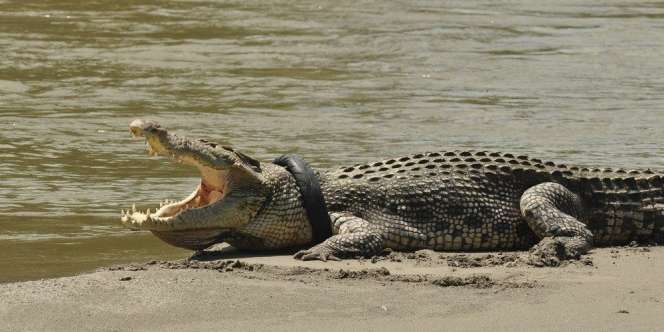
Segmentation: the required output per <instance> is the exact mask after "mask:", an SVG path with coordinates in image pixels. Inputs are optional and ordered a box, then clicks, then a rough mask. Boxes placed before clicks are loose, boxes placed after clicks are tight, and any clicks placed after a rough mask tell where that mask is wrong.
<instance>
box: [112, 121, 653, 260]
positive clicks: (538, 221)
mask: <svg viewBox="0 0 664 332" xmlns="http://www.w3.org/2000/svg"><path fill="white" fill-rule="evenodd" d="M129 127H130V132H131V134H132V135H133V136H134V137H143V138H144V139H145V140H146V142H147V144H146V145H147V150H148V153H149V154H151V155H162V156H167V157H170V158H171V159H173V160H176V161H178V162H182V163H185V164H188V165H192V166H194V167H196V168H197V169H198V170H199V171H200V174H201V181H200V184H199V185H198V186H197V187H196V188H195V189H194V191H193V192H192V193H191V194H190V195H189V196H187V197H186V198H184V199H182V200H180V201H165V202H162V203H161V204H160V207H159V208H158V209H157V210H156V211H154V212H151V211H150V209H148V210H147V211H138V210H136V208H135V206H134V207H132V208H131V209H129V210H126V211H125V210H123V211H122V216H121V221H122V223H123V224H124V225H125V226H126V227H128V228H130V229H133V230H148V231H151V232H152V233H153V234H154V235H155V236H157V237H158V238H160V239H161V240H163V241H165V242H167V243H169V244H171V245H174V246H177V247H182V248H187V249H190V250H203V249H205V248H208V247H209V246H211V245H213V244H216V243H221V242H225V243H228V244H230V245H231V246H233V247H236V248H238V249H240V250H242V249H244V250H275V249H282V248H298V247H299V248H301V249H302V248H303V249H302V250H299V251H297V252H296V253H295V255H294V258H296V259H302V260H322V261H326V260H339V259H343V258H353V257H359V256H365V257H370V256H372V255H375V254H378V253H380V252H382V251H383V250H385V249H386V248H391V249H392V250H397V251H413V250H419V249H432V250H436V251H497V250H501V251H502V250H527V249H530V250H529V254H528V257H530V258H529V262H531V263H534V264H536V265H537V264H539V265H557V264H559V263H560V262H561V261H563V260H566V259H575V258H579V257H580V256H581V255H584V254H586V253H587V252H588V251H589V250H590V249H591V248H592V247H593V246H611V245H621V244H626V243H629V242H631V241H639V242H642V243H643V242H647V243H658V244H661V243H662V242H664V172H663V171H659V170H651V169H634V170H625V169H622V168H617V169H612V168H592V167H580V166H571V165H565V164H560V163H557V164H556V163H554V162H550V161H542V160H540V159H537V158H531V157H528V156H525V155H515V154H510V153H500V152H489V151H439V152H427V153H418V154H412V155H409V156H403V157H400V158H390V159H385V160H381V161H375V162H371V163H366V164H356V165H354V166H348V167H340V168H335V169H331V170H326V171H320V172H318V171H317V172H316V173H315V174H316V177H317V179H318V181H319V183H320V190H321V192H322V195H323V197H324V200H325V204H326V205H327V209H328V211H329V220H328V221H325V222H329V223H330V225H329V226H330V228H331V232H332V234H331V235H330V236H329V237H327V238H325V239H323V240H324V241H322V242H320V243H316V242H317V241H314V235H315V234H313V231H312V225H311V223H310V220H308V218H307V213H306V211H305V208H304V207H303V197H302V194H301V192H300V191H299V190H298V184H297V183H296V181H295V179H294V177H293V175H292V174H291V173H290V172H289V171H288V170H287V169H285V168H284V167H282V166H280V165H276V164H274V163H271V162H260V161H258V160H256V159H254V158H252V157H250V156H248V155H246V154H244V153H242V152H240V151H238V150H237V149H235V148H233V147H229V146H224V145H220V144H217V143H214V142H210V141H208V140H204V139H190V138H187V137H184V136H178V135H175V134H172V133H169V132H168V131H167V130H166V129H165V128H163V127H162V126H160V125H159V124H157V123H155V122H150V121H143V120H135V121H133V122H132V123H131V124H130V126H129Z"/></svg>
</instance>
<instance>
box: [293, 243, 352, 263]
mask: <svg viewBox="0 0 664 332" xmlns="http://www.w3.org/2000/svg"><path fill="white" fill-rule="evenodd" d="M293 258H295V259H301V260H303V261H312V260H320V261H323V262H327V260H331V261H340V260H341V259H340V258H339V257H337V256H335V255H334V249H332V248H330V247H328V246H325V245H323V244H319V245H316V246H313V247H311V248H309V249H306V250H300V251H298V252H297V253H295V255H293Z"/></svg>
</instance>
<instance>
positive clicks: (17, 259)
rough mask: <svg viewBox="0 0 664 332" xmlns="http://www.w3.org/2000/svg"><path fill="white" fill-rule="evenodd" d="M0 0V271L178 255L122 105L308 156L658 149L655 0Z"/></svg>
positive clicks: (55, 271)
mask: <svg viewBox="0 0 664 332" xmlns="http://www.w3.org/2000/svg"><path fill="white" fill-rule="evenodd" d="M538 2H540V3H536V2H533V1H521V2H519V1H500V2H496V1H357V0H355V1H334V2H329V1H318V2H312V1H218V2H210V1H172V2H166V1H23V0H22V1H3V0H0V253H2V255H1V257H0V281H7V280H23V279H34V278H41V277H47V276H56V275H66V274H72V273H75V272H79V271H84V270H90V269H93V268H94V267H97V266H103V265H108V264H112V263H119V262H128V261H142V260H146V259H150V258H173V257H184V256H186V255H187V254H188V252H186V251H181V250H178V249H174V248H171V247H168V246H166V245H164V244H161V243H160V242H159V241H158V240H156V239H154V238H153V237H152V236H150V235H149V234H144V233H131V232H128V231H125V230H124V229H123V228H121V227H120V225H119V222H118V215H119V211H120V209H121V208H126V207H128V206H130V204H131V203H132V202H134V201H135V202H140V203H142V204H144V207H147V206H148V205H151V206H152V205H154V204H156V203H157V202H159V201H160V200H162V199H165V198H179V197H181V196H182V195H184V194H186V193H188V192H189V191H190V190H191V189H192V188H193V187H194V186H195V185H196V183H197V181H198V177H197V174H196V172H195V171H194V170H193V169H189V168H182V167H177V166H175V165H172V164H170V163H168V162H167V161H165V160H163V159H159V158H150V157H148V156H147V155H146V154H145V153H144V148H143V144H142V143H141V142H139V141H135V140H131V139H130V138H129V134H128V131H127V125H128V123H129V122H130V121H131V120H132V119H134V118H150V119H157V120H158V121H160V122H161V123H162V124H163V125H165V126H166V127H168V128H171V129H175V130H177V131H179V132H181V133H187V134H188V135H191V136H198V137H206V138H210V139H213V140H217V141H219V142H223V143H226V144H231V145H234V146H236V147H238V148H240V149H241V150H243V151H244V152H246V153H247V154H250V155H253V156H256V157H259V158H263V159H272V158H273V157H274V156H276V155H279V154H281V153H287V152H288V153H298V154H300V155H302V156H304V157H305V159H307V160H309V161H311V162H312V163H313V164H314V165H315V166H318V167H326V166H330V165H334V164H343V163H354V162H360V161H364V160H370V159H374V158H382V157H386V156H396V155H399V154H404V153H410V152H411V151H426V150H438V149H463V148H478V149H490V150H501V151H513V152H518V153H521V152H524V153H528V154H530V155H537V156H540V157H543V158H546V159H553V160H560V161H566V162H574V163H578V164H594V165H611V166H628V167H629V166H639V167H660V168H664V159H663V157H664V149H663V148H662V146H661V143H662V142H664V130H662V126H663V125H664V2H663V1H644V2H637V1H581V0H576V1H554V2H549V1H538Z"/></svg>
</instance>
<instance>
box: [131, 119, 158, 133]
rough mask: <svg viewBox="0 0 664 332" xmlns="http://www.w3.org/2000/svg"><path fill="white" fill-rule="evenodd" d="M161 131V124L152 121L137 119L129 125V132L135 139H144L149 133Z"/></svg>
mask: <svg viewBox="0 0 664 332" xmlns="http://www.w3.org/2000/svg"><path fill="white" fill-rule="evenodd" d="M159 129H161V126H159V124H157V123H154V122H151V121H143V120H141V119H136V120H134V121H132V122H131V123H130V124H129V131H130V132H131V135H132V136H133V137H143V136H145V134H147V133H154V132H156V131H158V130H159Z"/></svg>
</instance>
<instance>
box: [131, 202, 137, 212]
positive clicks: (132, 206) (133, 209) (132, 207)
mask: <svg viewBox="0 0 664 332" xmlns="http://www.w3.org/2000/svg"><path fill="white" fill-rule="evenodd" d="M131 212H132V213H134V212H136V204H132V205H131Z"/></svg>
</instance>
